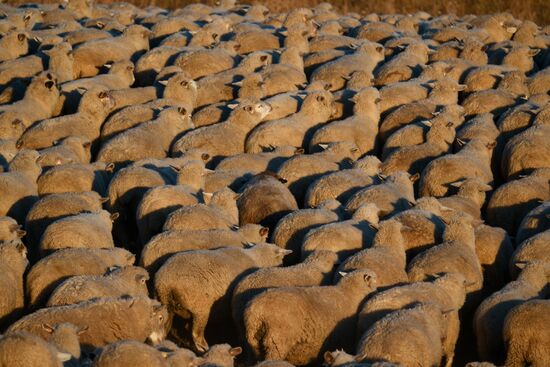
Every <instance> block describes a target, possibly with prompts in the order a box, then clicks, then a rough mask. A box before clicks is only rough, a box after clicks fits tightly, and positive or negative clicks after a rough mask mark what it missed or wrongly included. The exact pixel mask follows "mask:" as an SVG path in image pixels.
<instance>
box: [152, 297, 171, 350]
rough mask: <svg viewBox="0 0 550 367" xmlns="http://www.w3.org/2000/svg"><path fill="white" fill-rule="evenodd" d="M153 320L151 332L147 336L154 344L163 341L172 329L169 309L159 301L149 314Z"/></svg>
mask: <svg viewBox="0 0 550 367" xmlns="http://www.w3.org/2000/svg"><path fill="white" fill-rule="evenodd" d="M149 317H150V321H151V330H152V331H151V333H150V334H149V336H148V337H147V339H149V340H150V341H151V342H152V343H153V344H154V345H155V344H159V343H160V342H162V341H163V340H164V339H165V338H166V335H167V333H168V330H170V324H171V322H170V315H169V314H168V309H167V308H166V307H165V306H163V305H161V304H159V303H157V304H154V305H153V307H152V309H151V313H150V315H149Z"/></svg>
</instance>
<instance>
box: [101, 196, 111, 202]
mask: <svg viewBox="0 0 550 367" xmlns="http://www.w3.org/2000/svg"><path fill="white" fill-rule="evenodd" d="M108 201H109V197H107V196H106V197H103V198H100V199H99V202H100V203H101V204H105V203H106V202H108Z"/></svg>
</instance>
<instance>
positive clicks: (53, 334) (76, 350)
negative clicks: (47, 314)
mask: <svg viewBox="0 0 550 367" xmlns="http://www.w3.org/2000/svg"><path fill="white" fill-rule="evenodd" d="M42 327H43V328H44V329H45V330H46V331H47V332H48V333H50V335H49V336H48V342H49V343H51V344H53V345H54V346H55V348H56V349H57V350H58V351H59V352H61V353H67V354H68V355H70V356H71V359H72V360H73V361H78V360H80V357H81V348H80V341H79V339H78V337H79V335H81V334H82V333H85V332H86V331H87V330H88V329H87V328H78V327H76V326H75V325H73V324H71V323H68V322H64V323H61V324H57V325H54V326H51V325H48V324H44V325H42Z"/></svg>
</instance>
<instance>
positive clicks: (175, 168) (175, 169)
mask: <svg viewBox="0 0 550 367" xmlns="http://www.w3.org/2000/svg"><path fill="white" fill-rule="evenodd" d="M170 168H172V169H173V170H174V171H176V172H179V171H180V168H179V167H177V166H172V165H170Z"/></svg>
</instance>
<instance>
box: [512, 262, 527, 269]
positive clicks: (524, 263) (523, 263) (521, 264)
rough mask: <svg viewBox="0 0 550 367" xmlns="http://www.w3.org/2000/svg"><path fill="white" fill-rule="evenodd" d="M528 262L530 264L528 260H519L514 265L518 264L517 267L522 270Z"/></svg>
mask: <svg viewBox="0 0 550 367" xmlns="http://www.w3.org/2000/svg"><path fill="white" fill-rule="evenodd" d="M527 264H529V262H527V261H518V262H516V263H515V264H514V265H515V266H516V268H518V269H520V270H522V269H525V267H526V266H527Z"/></svg>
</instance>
